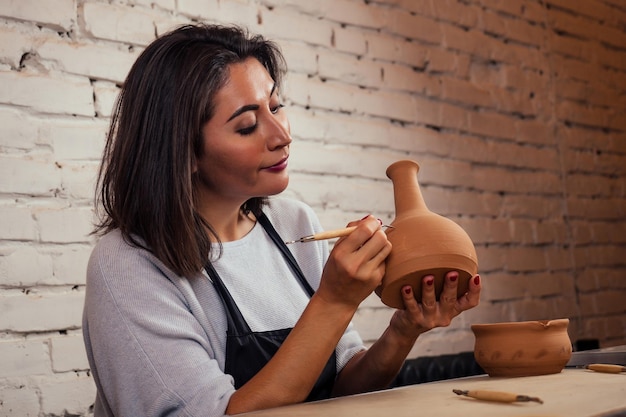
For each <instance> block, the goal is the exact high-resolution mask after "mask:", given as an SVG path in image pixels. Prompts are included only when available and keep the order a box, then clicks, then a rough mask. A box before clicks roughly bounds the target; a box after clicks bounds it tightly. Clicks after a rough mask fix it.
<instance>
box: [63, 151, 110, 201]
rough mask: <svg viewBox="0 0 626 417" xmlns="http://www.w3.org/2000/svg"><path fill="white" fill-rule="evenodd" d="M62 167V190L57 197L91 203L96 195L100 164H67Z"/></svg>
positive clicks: (96, 162)
mask: <svg viewBox="0 0 626 417" xmlns="http://www.w3.org/2000/svg"><path fill="white" fill-rule="evenodd" d="M61 167H62V172H61V188H60V189H59V190H58V192H57V196H59V197H61V198H69V199H74V200H79V201H89V202H90V201H91V200H92V199H93V197H94V195H95V189H96V178H97V176H98V168H99V167H100V162H99V161H93V162H67V163H63V164H62V165H61Z"/></svg>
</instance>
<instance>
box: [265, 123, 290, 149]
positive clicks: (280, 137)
mask: <svg viewBox="0 0 626 417" xmlns="http://www.w3.org/2000/svg"><path fill="white" fill-rule="evenodd" d="M268 125H269V129H268V136H267V147H268V148H269V149H270V150H274V149H278V148H283V147H285V146H288V145H289V144H290V143H291V142H292V141H293V139H291V128H290V125H289V119H288V118H287V116H286V115H285V114H280V115H272V116H271V117H270V123H269V124H268Z"/></svg>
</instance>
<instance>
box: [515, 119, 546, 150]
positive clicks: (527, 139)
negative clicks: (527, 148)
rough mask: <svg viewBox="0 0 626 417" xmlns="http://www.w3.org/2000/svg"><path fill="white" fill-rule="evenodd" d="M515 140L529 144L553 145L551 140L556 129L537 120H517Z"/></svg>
mask: <svg viewBox="0 0 626 417" xmlns="http://www.w3.org/2000/svg"><path fill="white" fill-rule="evenodd" d="M514 127H515V140H516V141H517V142H519V143H527V144H540V145H543V144H546V143H547V144H551V143H552V142H551V140H550V138H552V137H554V136H555V135H554V130H555V129H554V127H553V126H551V125H550V124H546V123H544V122H541V121H537V120H532V119H531V120H516V121H515V122H514Z"/></svg>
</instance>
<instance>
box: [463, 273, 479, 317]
mask: <svg viewBox="0 0 626 417" xmlns="http://www.w3.org/2000/svg"><path fill="white" fill-rule="evenodd" d="M481 288H482V286H481V280H480V275H476V276H474V277H473V278H472V279H470V283H469V290H468V291H467V293H465V295H464V296H463V297H461V298H459V302H458V307H457V308H458V309H459V310H460V311H465V310H469V309H470V308H473V307H476V306H477V305H478V303H479V302H480V290H481Z"/></svg>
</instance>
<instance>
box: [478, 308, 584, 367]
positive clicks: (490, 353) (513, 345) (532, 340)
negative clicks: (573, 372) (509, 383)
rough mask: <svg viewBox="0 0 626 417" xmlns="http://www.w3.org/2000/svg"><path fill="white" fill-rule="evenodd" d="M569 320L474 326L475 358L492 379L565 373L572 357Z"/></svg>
mask: <svg viewBox="0 0 626 417" xmlns="http://www.w3.org/2000/svg"><path fill="white" fill-rule="evenodd" d="M568 325H569V319H558V320H550V321H548V320H540V321H523V322H510V323H493V324H474V325H472V331H473V332H474V336H475V337H476V342H475V345H474V357H475V359H476V362H478V364H479V365H480V366H481V367H482V368H483V369H484V370H485V372H487V373H488V374H489V376H499V377H511V376H533V375H547V374H555V373H559V372H561V370H563V368H564V367H565V364H567V362H568V361H569V360H570V358H571V356H572V343H571V341H570V338H569V335H568V333H567V327H568Z"/></svg>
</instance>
